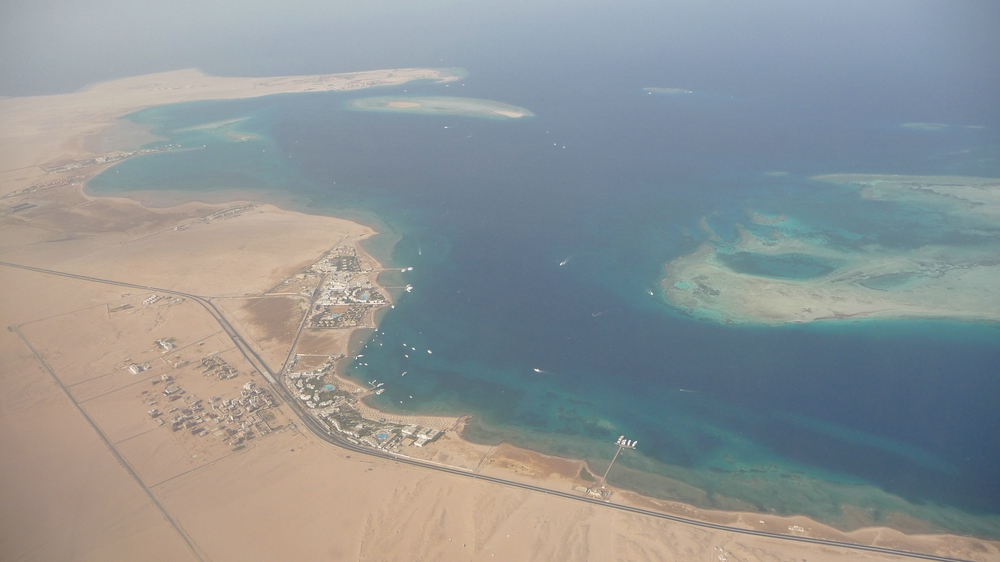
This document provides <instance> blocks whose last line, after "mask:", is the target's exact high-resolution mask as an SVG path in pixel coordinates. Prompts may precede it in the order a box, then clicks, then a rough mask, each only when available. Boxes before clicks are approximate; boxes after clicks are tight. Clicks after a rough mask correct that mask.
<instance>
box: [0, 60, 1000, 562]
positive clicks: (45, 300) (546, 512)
mask: <svg viewBox="0 0 1000 562" xmlns="http://www.w3.org/2000/svg"><path fill="white" fill-rule="evenodd" d="M447 78H448V73H447V72H444V71H439V70H432V69H407V70H388V71H372V72H365V73H353V74H349V75H328V76H313V77H310V76H305V77H294V78H269V79H255V78H217V77H209V76H205V75H203V74H201V73H198V72H196V71H179V72H170V73H163V74H157V75H150V76H142V77H136V78H129V79H125V80H118V81H113V82H107V83H102V84H98V85H96V86H93V87H91V88H88V89H86V90H83V91H81V92H78V93H75V94H66V95H59V96H44V97H35V98H14V99H3V100H0V122H2V124H3V126H2V127H0V196H2V199H0V232H2V236H0V261H2V262H6V263H7V264H18V265H22V266H29V267H34V268H41V269H45V270H53V271H59V272H64V273H70V274H74V275H80V276H90V277H95V278H101V279H107V280H115V281H122V282H127V283H131V284H134V285H135V286H133V287H123V286H116V285H112V284H106V283H98V282H93V281H89V280H85V279H81V278H73V277H66V276H60V275H54V274H49V273H44V272H40V271H37V270H28V269H24V268H18V267H12V266H11V265H0V280H2V286H3V288H4V290H3V291H2V292H0V316H2V320H3V325H4V326H9V327H10V329H8V330H3V331H2V332H0V365H3V368H2V369H0V422H2V423H0V451H2V454H0V474H3V475H4V478H2V479H0V544H2V545H3V553H4V558H9V559H16V560H52V559H74V560H76V559H81V560H82V559H87V560H137V559H141V560H170V561H175V560H215V561H223V560H234V561H236V560H271V559H291V560H318V559H333V560H416V559H429V560H469V559H473V560H497V559H499V560H584V559H599V560H612V559H614V560H639V559H646V560H679V559H709V558H711V559H713V560H716V559H718V560H723V559H728V560H778V559H780V560H802V559H808V560H811V561H847V560H883V559H886V557H885V556H884V555H879V554H873V553H866V552H862V551H856V550H848V549H843V548H836V547H828V546H817V545H810V544H804V543H794V542H787V541H780V540H777V539H772V538H766V537H757V536H750V535H742V534H736V533H733V532H728V531H718V530H711V529H704V528H700V527H695V526H690V525H684V524H679V523H674V522H670V521H665V520H661V519H656V518H651V517H647V516H641V515H633V514H628V513H624V512H620V511H617V510H612V509H607V508H605V507H602V506H599V505H592V504H586V503H582V502H575V501H570V500H567V499H561V498H557V497H553V496H550V495H546V494H541V493H535V492H530V491H525V490H521V489H516V488H511V487H507V486H500V485H496V484H491V483H487V482H482V481H478V480H474V479H471V478H464V477H458V476H454V475H449V474H446V473H441V472H436V471H432V470H428V469H425V468H419V467H412V466H408V465H403V464H400V463H398V462H394V461H389V460H384V459H379V458H375V457H369V456H366V455H364V454H358V453H353V452H350V451H346V450H342V449H339V448H337V447H334V446H332V445H330V444H328V443H326V442H324V441H321V440H320V439H318V438H317V437H315V436H314V435H313V434H312V433H310V432H309V431H308V430H306V429H305V427H304V424H303V421H302V419H301V418H300V417H298V416H299V414H298V413H297V412H298V411H299V410H298V409H297V408H293V407H292V404H290V403H285V402H283V401H282V399H281V397H280V396H279V393H277V392H276V390H275V387H274V386H271V385H270V384H269V382H268V380H267V379H266V377H264V376H263V375H262V374H261V371H260V370H259V367H258V365H257V364H256V363H251V362H250V361H249V360H248V359H247V358H246V357H245V356H244V355H243V354H242V353H240V351H239V349H238V348H237V346H236V340H234V339H233V338H232V337H231V336H230V335H228V334H227V333H226V332H225V331H224V330H223V329H222V325H221V324H220V322H219V321H218V320H217V319H216V318H215V317H214V316H213V314H211V313H210V309H209V308H207V307H206V305H204V304H201V302H200V301H199V300H198V299H193V298H188V297H184V296H181V295H178V294H176V293H166V292H163V291H162V290H161V289H166V290H170V291H177V292H180V293H185V294H191V295H200V296H202V297H204V298H205V300H204V302H211V303H212V304H214V305H215V306H217V307H218V310H219V311H220V313H221V314H222V315H224V317H225V318H227V319H228V321H229V322H231V323H232V325H233V326H234V327H235V328H236V330H237V331H238V332H239V336H240V339H241V340H242V341H244V342H246V345H248V346H250V347H251V348H252V349H253V350H254V351H255V353H257V354H259V356H260V358H261V361H263V362H264V363H265V364H266V365H268V367H269V368H270V369H272V370H274V371H276V372H282V373H283V375H282V376H283V377H286V378H285V379H283V384H291V385H292V387H294V388H296V389H298V390H301V395H300V396H297V397H295V398H294V399H296V400H302V401H303V402H305V401H315V400H317V399H319V400H320V403H322V402H323V401H324V400H323V399H328V398H333V399H334V401H336V402H337V404H340V405H342V406H343V407H344V408H345V410H343V411H344V412H346V414H345V415H353V414H350V412H348V411H347V410H350V409H351V408H353V410H354V411H356V412H358V414H359V416H358V419H359V420H362V421H360V422H359V424H360V425H363V426H364V425H365V424H383V423H385V424H392V423H397V424H418V425H421V426H423V427H429V428H437V429H439V430H443V432H442V433H441V435H439V436H437V437H436V438H435V439H434V440H433V441H430V442H428V443H426V444H425V445H424V446H423V447H416V446H415V443H414V439H413V438H412V437H409V438H407V439H405V440H400V443H399V445H400V452H401V454H406V455H411V456H415V457H422V458H426V459H430V460H433V461H434V462H439V463H444V464H448V465H451V466H456V467H460V468H463V469H465V470H468V471H472V472H478V473H481V474H489V475H495V476H501V477H504V478H507V479H510V480H518V481H524V482H530V483H533V484H540V485H543V486H547V487H549V488H552V489H558V490H563V491H574V490H577V491H579V490H585V489H586V487H588V486H590V485H592V484H593V477H592V476H590V475H591V474H592V473H593V471H592V470H584V469H585V468H586V467H585V466H584V465H583V463H581V462H579V461H573V460H567V459H559V458H554V457H547V456H544V455H539V454H535V453H531V452H529V451H524V450H521V449H517V448H514V447H510V446H508V445H500V446H497V447H488V446H482V445H475V444H472V443H468V442H466V441H464V440H463V439H462V438H461V437H460V430H461V424H462V420H458V419H447V418H421V417H415V418H407V417H399V416H388V415H385V414H382V413H380V412H377V411H374V410H372V409H371V408H369V407H367V406H366V405H365V404H364V401H363V400H362V399H360V398H362V397H363V395H364V394H365V393H370V392H373V391H374V389H371V388H368V389H365V388H358V387H357V385H353V386H352V385H351V384H348V382H347V381H344V380H342V379H339V378H337V376H336V373H335V372H333V373H331V372H330V371H329V369H328V367H329V365H331V361H332V364H334V365H335V364H336V363H337V362H338V361H339V360H338V357H342V356H344V355H346V354H348V353H349V352H350V350H349V349H348V345H349V341H350V334H351V333H352V332H353V330H355V329H358V328H363V327H366V326H367V327H371V326H372V325H373V322H374V319H375V310H376V309H377V308H379V307H380V306H387V305H390V303H391V302H392V298H393V297H392V295H393V294H394V289H393V287H392V286H389V285H386V286H382V284H380V283H378V279H379V277H378V274H379V272H380V270H381V269H382V266H381V265H380V264H378V263H377V262H375V261H374V260H373V259H371V257H370V256H368V255H366V254H365V253H364V252H363V251H362V250H361V249H360V247H359V246H358V245H357V244H358V242H359V241H361V240H363V239H364V238H366V237H368V236H370V235H372V234H373V231H372V230H371V229H370V228H368V227H366V226H363V225H359V224H356V223H353V222H350V221H345V220H340V219H334V218H330V217H321V216H312V215H305V214H301V213H296V212H290V211H286V210H282V209H279V208H277V207H274V206H273V205H266V204H260V203H256V202H252V201H233V202H228V203H226V204H207V203H199V202H190V203H185V204H182V205H179V206H174V207H170V208H161V209H150V208H146V207H143V206H141V205H140V204H138V203H137V202H135V201H132V200H128V199H123V198H115V197H101V198H93V197H89V196H87V195H85V194H84V193H83V190H82V183H83V182H84V181H85V180H86V179H87V178H89V177H92V176H93V175H94V174H95V173H98V172H100V171H102V170H104V169H107V168H108V167H109V166H111V165H113V163H114V162H116V161H120V160H121V159H123V158H127V157H133V156H134V155H135V150H136V148H137V146H139V145H140V144H141V142H144V140H143V139H145V138H146V137H144V136H143V135H144V132H143V131H142V130H135V129H133V128H129V126H128V125H127V124H125V125H115V120H116V119H117V118H118V117H120V116H122V115H125V114H127V113H130V112H132V111H135V110H138V109H141V108H143V107H149V106H151V105H157V104H165V103H176V102H182V101H193V100H201V99H225V98H238V97H250V96H259V95H268V94H273V93H282V92H299V91H313V90H317V89H350V88H362V87H366V86H373V85H380V84H389V83H402V82H405V81H406V80H412V79H447ZM123 131H124V132H123ZM111 145H114V146H116V147H117V148H115V149H114V150H113V151H105V152H100V151H98V150H97V148H96V147H108V146H111ZM341 273H343V274H344V275H348V276H349V277H350V278H351V279H353V281H355V282H356V283H355V284H354V285H352V288H351V289H350V290H339V289H337V286H336V283H332V282H331V280H332V281H336V279H338V277H337V275H338V274H341ZM141 287H156V288H157V289H146V288H141ZM317 288H320V289H321V290H320V291H319V293H320V297H319V298H322V299H326V300H324V301H322V302H319V301H318V300H317V297H316V295H317V291H316V289H317ZM328 288H329V292H327V289H328ZM338 291H339V292H338ZM379 297H381V301H380V300H379ZM369 301H371V302H369ZM307 323H310V325H309V326H308V327H306V329H304V330H302V331H301V332H300V328H301V327H304V326H306V324H307ZM290 351H291V352H292V353H290ZM286 365H287V366H289V368H288V369H284V370H283V371H282V367H283V366H286ZM324 369H327V370H326V371H324ZM318 371H319V372H321V374H322V376H323V377H326V376H329V378H324V379H322V380H323V382H327V383H329V384H330V385H331V386H332V387H334V389H335V391H337V392H341V395H340V398H339V399H338V397H337V396H327V395H324V394H323V392H326V391H327V389H326V387H325V386H324V387H319V388H309V387H308V386H307V385H313V386H315V385H314V384H313V382H307V381H315V380H316V377H317V376H318V375H316V373H317V372H318ZM294 373H312V375H309V376H305V377H303V376H301V375H300V376H299V377H294V378H293V377H291V376H290V375H291V374H294ZM298 382H302V383H303V384H302V386H301V387H299V386H298ZM352 399H353V402H352ZM338 400H339V401H338ZM332 404H333V402H331V404H328V405H326V406H322V407H321V406H320V405H319V403H315V402H314V405H315V406H316V408H310V409H309V411H314V410H318V409H321V408H326V407H329V406H331V405H332ZM338 413H340V412H332V411H331V412H330V413H329V414H330V415H328V416H327V417H326V418H325V419H327V420H331V419H337V418H336V416H335V414H338ZM307 415H313V414H307ZM375 417H384V418H387V419H386V420H385V422H382V421H381V420H375V419H373V418H375ZM389 418H391V419H389ZM363 420H367V421H363ZM379 427H381V426H379ZM361 433H364V436H362V435H361ZM370 435H371V434H370V433H368V432H366V431H363V430H359V431H358V437H359V438H360V439H363V438H364V437H370ZM360 439H359V440H360ZM598 468H600V467H598ZM578 493H581V494H582V493H583V492H578ZM611 501H612V502H615V503H622V504H628V505H636V506H641V507H646V508H650V509H655V510H659V511H663V512H667V513H674V514H679V515H684V516H688V517H694V518H699V519H702V520H705V521H712V522H716V523H724V524H727V525H731V526H734V527H738V528H746V529H757V530H767V531H772V532H780V533H783V534H789V535H799V536H809V537H822V538H831V539H836V540H840V541H849V542H856V543H861V544H875V545H882V546H886V547H891V548H897V549H905V550H911V551H919V552H927V553H934V554H937V555H942V556H952V557H958V558H965V559H970V560H982V561H987V560H996V559H998V557H1000V544H998V543H997V542H995V541H986V540H978V539H973V538H967V537H957V536H952V535H940V534H930V533H931V531H932V530H931V529H929V528H928V527H927V526H926V524H923V523H922V522H919V521H912V520H908V519H906V518H905V517H898V518H896V519H892V518H890V519H889V520H888V521H891V522H892V524H893V525H894V526H896V527H899V528H903V529H906V530H907V531H908V532H909V533H910V534H905V533H903V532H901V531H899V530H895V529H890V528H886V527H868V528H863V529H860V530H857V531H852V532H842V531H839V530H837V529H834V528H831V527H829V526H827V525H822V524H819V523H816V522H814V521H811V520H809V519H807V518H804V517H778V516H772V515H761V514H757V513H744V512H739V511H732V512H726V511H706V510H699V509H695V508H692V507H690V506H687V505H684V504H681V503H672V502H665V501H658V500H652V499H649V498H644V497H642V496H639V495H636V494H634V493H631V492H627V491H622V490H618V491H615V494H614V495H613V496H612V497H611ZM853 517H854V520H855V521H856V524H855V526H857V527H863V526H865V524H866V523H865V522H866V519H865V518H866V517H867V516H866V515H865V514H863V513H859V514H855V515H853Z"/></svg>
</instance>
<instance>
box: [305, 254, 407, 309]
mask: <svg viewBox="0 0 1000 562" xmlns="http://www.w3.org/2000/svg"><path fill="white" fill-rule="evenodd" d="M371 272H372V269H371V268H370V267H368V266H367V265H365V264H362V263H361V261H360V260H358V257H357V252H356V251H355V250H354V248H351V247H349V246H338V247H336V248H334V249H333V251H331V252H330V254H328V255H327V256H326V257H324V258H323V259H322V260H320V261H319V262H317V263H315V264H313V266H312V267H311V268H310V269H309V272H308V273H307V274H312V275H319V276H321V277H323V281H322V285H321V286H320V287H319V294H318V296H317V298H316V301H315V303H314V308H313V311H312V312H311V313H310V314H311V316H310V318H309V325H310V327H312V328H354V327H357V326H359V325H361V324H362V323H363V322H364V318H365V314H367V312H368V310H369V307H372V306H376V307H377V306H382V305H384V304H386V302H388V299H386V296H385V295H384V294H382V292H381V291H380V290H379V289H378V287H376V286H375V285H373V284H372V282H371V279H370V274H371Z"/></svg>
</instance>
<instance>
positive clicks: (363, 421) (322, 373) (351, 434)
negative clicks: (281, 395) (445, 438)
mask: <svg viewBox="0 0 1000 562" xmlns="http://www.w3.org/2000/svg"><path fill="white" fill-rule="evenodd" d="M334 365H335V361H334V360H330V361H328V362H327V363H326V364H324V365H323V366H322V367H320V368H319V369H317V370H314V371H300V372H292V373H286V374H285V376H284V383H285V385H286V386H287V387H288V388H289V389H291V390H292V391H293V393H294V394H295V395H296V396H297V397H298V399H299V400H301V401H302V402H303V403H304V404H305V405H306V407H307V408H309V413H310V414H311V415H313V416H314V417H315V418H316V419H317V420H319V421H320V422H322V423H323V424H324V425H325V426H326V427H327V430H328V431H330V432H334V431H336V432H337V433H340V434H341V435H343V436H344V437H345V438H346V439H347V440H348V441H350V442H352V443H354V444H359V445H367V446H369V447H373V448H376V449H382V450H385V451H391V452H399V451H400V449H401V448H402V447H403V446H406V445H409V444H411V443H412V444H413V445H415V446H417V447H423V446H424V445H426V444H427V443H430V442H432V441H434V440H435V439H437V438H439V437H440V436H441V432H440V431H439V430H437V429H434V428H430V427H420V426H418V425H402V424H396V423H392V422H387V421H386V420H385V419H380V420H379V421H377V422H376V421H374V420H369V419H367V418H365V417H364V416H362V415H361V413H360V412H359V411H358V409H357V408H356V405H357V403H358V399H359V398H360V396H361V395H365V394H366V393H371V392H378V391H377V390H376V389H375V388H372V389H370V390H365V389H362V388H358V389H356V390H355V391H354V392H349V391H347V390H345V389H344V388H340V387H338V386H336V385H333V384H329V383H327V382H326V378H325V377H326V374H327V373H329V372H330V371H331V370H332V369H333V368H334Z"/></svg>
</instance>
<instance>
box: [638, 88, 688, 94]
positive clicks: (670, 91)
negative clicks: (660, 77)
mask: <svg viewBox="0 0 1000 562" xmlns="http://www.w3.org/2000/svg"><path fill="white" fill-rule="evenodd" d="M642 91H643V92H649V93H650V94H668V95H669V94H693V93H694V92H692V91H691V90H685V89H684V88H655V87H654V88H643V89H642Z"/></svg>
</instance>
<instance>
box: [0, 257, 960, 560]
mask: <svg viewBox="0 0 1000 562" xmlns="http://www.w3.org/2000/svg"><path fill="white" fill-rule="evenodd" d="M0 266H6V267H13V268H18V269H24V270H28V271H34V272H37V273H44V274H48V275H58V276H61V277H69V278H71V279H78V280H81V281H90V282H92V283H102V284H105V285H117V286H119V287H128V288H131V289H141V290H146V291H153V292H156V293H163V294H168V295H175V296H179V297H183V298H187V299H191V300H193V301H195V302H197V303H198V304H200V305H202V306H203V307H204V308H205V310H207V311H208V313H209V314H211V315H212V317H213V318H215V320H216V321H217V322H218V323H219V325H220V326H221V327H222V329H223V330H224V331H225V332H226V334H227V335H228V336H229V338H230V339H232V341H233V344H234V345H236V347H237V348H238V349H239V350H240V352H241V353H242V354H243V356H244V357H245V358H246V359H247V361H249V362H250V364H251V365H253V366H254V368H256V369H257V370H258V371H260V373H261V375H263V376H264V378H265V379H267V381H268V383H269V384H270V385H271V388H272V390H273V391H274V392H275V393H276V394H277V395H279V396H281V397H282V399H283V400H284V401H285V403H286V404H287V405H288V406H289V407H290V408H292V409H293V410H295V413H296V414H297V415H298V417H299V419H300V420H301V421H302V424H303V425H305V426H306V427H308V428H309V430H310V431H311V432H312V433H313V434H315V435H316V436H317V437H319V438H320V439H322V440H324V441H326V442H328V443H331V444H333V445H336V446H338V447H341V448H343V449H347V450H350V451H353V452H356V453H358V454H362V455H368V456H372V457H379V458H383V459H387V460H392V461H396V462H400V463H403V464H409V465H412V466H419V467H421V468H427V469H430V470H437V471H440V472H447V473H449V474H454V475H457V476H462V477H465V478H474V479H476V480H481V481H484V482H492V483H494V484H500V485H502V486H510V487H513V488H520V489H522V490H530V491H532V492H538V493H541V494H547V495H550V496H556V497H560V498H564V499H567V500H572V501H577V502H586V503H589V504H593V505H596V506H601V507H605V508H608V509H617V510H619V511H626V512H629V513H635V514H638V515H644V516H647V517H655V518H657V519H665V520H668V521H673V522H675V523H682V524H684V525H692V526H695V527H702V528H706V529H714V530H717V531H725V532H730V533H738V534H741V535H753V536H758V537H767V538H771V539H778V540H784V541H794V542H799V543H809V544H816V545H823V546H833V547H839V548H847V549H851V550H862V551H866V552H873V553H877V554H887V555H892V556H900V557H905V558H914V559H921V560H935V561H938V562H968V561H965V560H962V559H959V558H949V557H945V556H935V555H933V554H923V553H919V552H909V551H906V550H896V549H893V548H885V547H880V546H869V545H863V544H855V543H849V542H842V541H834V540H826V539H817V538H811V537H799V536H793V535H784V534H781V533H769V532H766V531H757V530H754V529H744V528H740V527H730V526H728V525H719V524H716V523H709V522H707V521H700V520H698V519H689V518H687V517H680V516H677V515H670V514H667V513H661V512H658V511H651V510H648V509H641V508H638V507H631V506H627V505H620V504H614V503H610V502H605V501H601V500H597V499H594V498H590V497H585V496H579V495H576V494H571V493H568V492H562V491H558V490H550V489H548V488H543V487H541V486H533V485H531V484H523V483H521V482H514V481H511V480H505V479H503V478H497V477H495V476H486V475H483V474H476V473H474V472H471V471H468V470H464V469H459V468H453V467H449V466H445V465H440V464H435V463H431V462H427V461H424V460H421V459H414V458H410V457H406V456H402V455H397V454H394V453H389V452H386V451H379V450H377V449H372V448H369V447H363V446H360V445H355V444H354V443H351V442H350V441H347V440H346V439H344V438H342V437H340V436H339V435H336V434H334V433H332V432H331V431H330V430H329V429H328V428H327V427H326V426H325V425H323V424H322V423H320V421H319V420H317V419H316V418H314V417H313V416H312V415H310V414H309V413H308V412H307V411H306V410H305V408H303V406H302V404H301V403H300V402H299V401H298V399H296V398H295V397H294V396H292V395H291V393H290V392H289V391H288V389H286V388H285V386H284V385H283V384H281V383H280V382H279V381H278V380H277V378H276V376H275V373H274V372H272V371H271V369H270V368H269V367H268V366H267V363H265V362H264V360H263V359H261V357H260V355H258V354H257V352H256V351H255V350H254V349H253V348H252V347H251V346H250V345H248V344H247V342H246V341H244V340H243V338H242V337H241V336H240V334H239V332H237V331H236V329H235V328H233V326H232V325H231V324H230V323H229V321H228V320H226V318H225V317H224V316H223V315H222V313H221V312H219V309H218V308H216V306H215V304H214V303H212V302H211V301H210V300H208V299H207V298H204V297H201V296H198V295H192V294H189V293H182V292H180V291H172V290H169V289H163V288H159V287H151V286H148V285H138V284H135V283H126V282H123V281H114V280H110V279H100V278H97V277H88V276H86V275H76V274H74V273H64V272H61V271H54V270H50V269H42V268H38V267H31V266H27V265H20V264H15V263H8V262H2V261H0ZM25 343H27V341H25ZM32 351H33V350H32ZM52 374H53V376H55V375H54V373H52ZM88 419H89V418H88ZM95 429H96V427H95ZM98 433H100V430H99V429H98ZM123 460H124V459H119V461H120V462H121V461H123ZM123 466H125V467H126V470H129V472H130V473H131V470H130V469H128V468H127V467H128V465H127V464H123ZM133 477H136V476H135V474H134V473H133ZM140 484H141V482H140ZM143 488H144V489H145V486H144V485H143ZM147 493H149V494H150V496H151V497H152V494H151V492H149V491H148V490H147ZM153 501H154V502H156V500H155V498H154V499H153ZM156 503H157V505H159V503H158V502H156ZM161 509H162V508H161ZM164 514H165V515H166V512H164ZM167 517H168V519H169V515H167ZM171 521H172V520H171ZM192 550H193V548H192Z"/></svg>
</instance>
